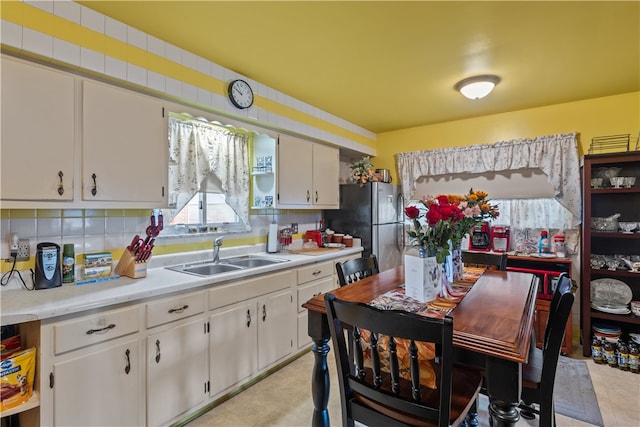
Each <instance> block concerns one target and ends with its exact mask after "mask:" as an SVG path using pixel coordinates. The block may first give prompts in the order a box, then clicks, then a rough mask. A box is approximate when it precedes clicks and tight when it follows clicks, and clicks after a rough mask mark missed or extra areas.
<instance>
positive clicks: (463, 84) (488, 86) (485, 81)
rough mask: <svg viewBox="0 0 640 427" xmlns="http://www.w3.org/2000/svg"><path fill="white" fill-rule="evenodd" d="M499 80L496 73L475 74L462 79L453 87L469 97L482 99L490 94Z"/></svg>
mask: <svg viewBox="0 0 640 427" xmlns="http://www.w3.org/2000/svg"><path fill="white" fill-rule="evenodd" d="M499 82H500V77H498V76H494V75H484V76H474V77H469V78H466V79H464V80H460V81H459V82H458V83H456V84H455V86H453V87H454V88H455V89H456V90H457V91H459V92H460V93H461V94H463V95H464V96H466V97H467V98H469V99H480V98H484V97H485V96H487V95H489V94H490V93H491V91H492V90H493V88H494V87H495V86H496V85H497V84H498V83H499Z"/></svg>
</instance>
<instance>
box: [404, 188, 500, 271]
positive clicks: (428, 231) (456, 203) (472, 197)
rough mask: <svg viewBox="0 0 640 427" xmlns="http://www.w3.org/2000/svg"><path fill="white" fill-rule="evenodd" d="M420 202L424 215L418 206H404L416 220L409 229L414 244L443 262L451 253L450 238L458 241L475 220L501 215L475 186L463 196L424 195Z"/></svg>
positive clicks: (456, 242) (452, 241)
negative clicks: (411, 228)
mask: <svg viewBox="0 0 640 427" xmlns="http://www.w3.org/2000/svg"><path fill="white" fill-rule="evenodd" d="M420 202H421V203H422V205H424V207H425V208H426V209H427V212H426V215H424V217H422V215H421V209H419V208H418V207H416V206H408V207H406V208H405V210H404V212H405V214H406V215H407V218H409V219H410V220H412V221H413V227H414V229H413V230H410V231H409V237H410V238H411V240H412V245H413V246H418V247H420V248H421V249H423V250H425V251H426V252H427V254H428V255H431V256H433V255H435V257H436V261H437V262H438V263H443V262H444V260H445V258H446V257H447V255H449V253H450V252H449V243H450V242H451V244H453V245H454V246H455V245H459V244H460V241H461V240H462V238H463V237H464V236H465V235H466V234H467V233H469V232H471V229H472V228H473V226H474V225H475V224H476V223H478V222H480V221H482V220H485V219H489V218H497V217H498V215H499V212H498V209H497V206H496V205H492V204H491V203H490V202H489V200H488V194H487V193H485V192H483V191H473V189H471V190H470V191H469V193H468V194H466V195H464V196H458V195H452V194H449V195H439V196H437V197H433V196H425V197H424V198H423V199H422V200H421V201H420Z"/></svg>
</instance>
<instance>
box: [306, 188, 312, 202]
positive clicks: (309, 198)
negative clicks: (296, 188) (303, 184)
mask: <svg viewBox="0 0 640 427" xmlns="http://www.w3.org/2000/svg"><path fill="white" fill-rule="evenodd" d="M309 200H311V193H309V190H307V202H308V201H309Z"/></svg>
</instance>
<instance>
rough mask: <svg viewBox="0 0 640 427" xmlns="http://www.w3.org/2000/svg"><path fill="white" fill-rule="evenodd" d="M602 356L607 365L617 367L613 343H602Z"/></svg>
mask: <svg viewBox="0 0 640 427" xmlns="http://www.w3.org/2000/svg"><path fill="white" fill-rule="evenodd" d="M604 357H605V360H606V361H607V364H608V365H609V367H611V368H617V367H618V356H617V355H616V346H615V344H614V343H612V342H610V341H606V342H605V343H604Z"/></svg>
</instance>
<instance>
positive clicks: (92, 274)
mask: <svg viewBox="0 0 640 427" xmlns="http://www.w3.org/2000/svg"><path fill="white" fill-rule="evenodd" d="M110 274H111V266H110V265H106V266H101V267H87V266H85V267H84V278H85V279H95V278H96V277H108V276H109V275H110Z"/></svg>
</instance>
